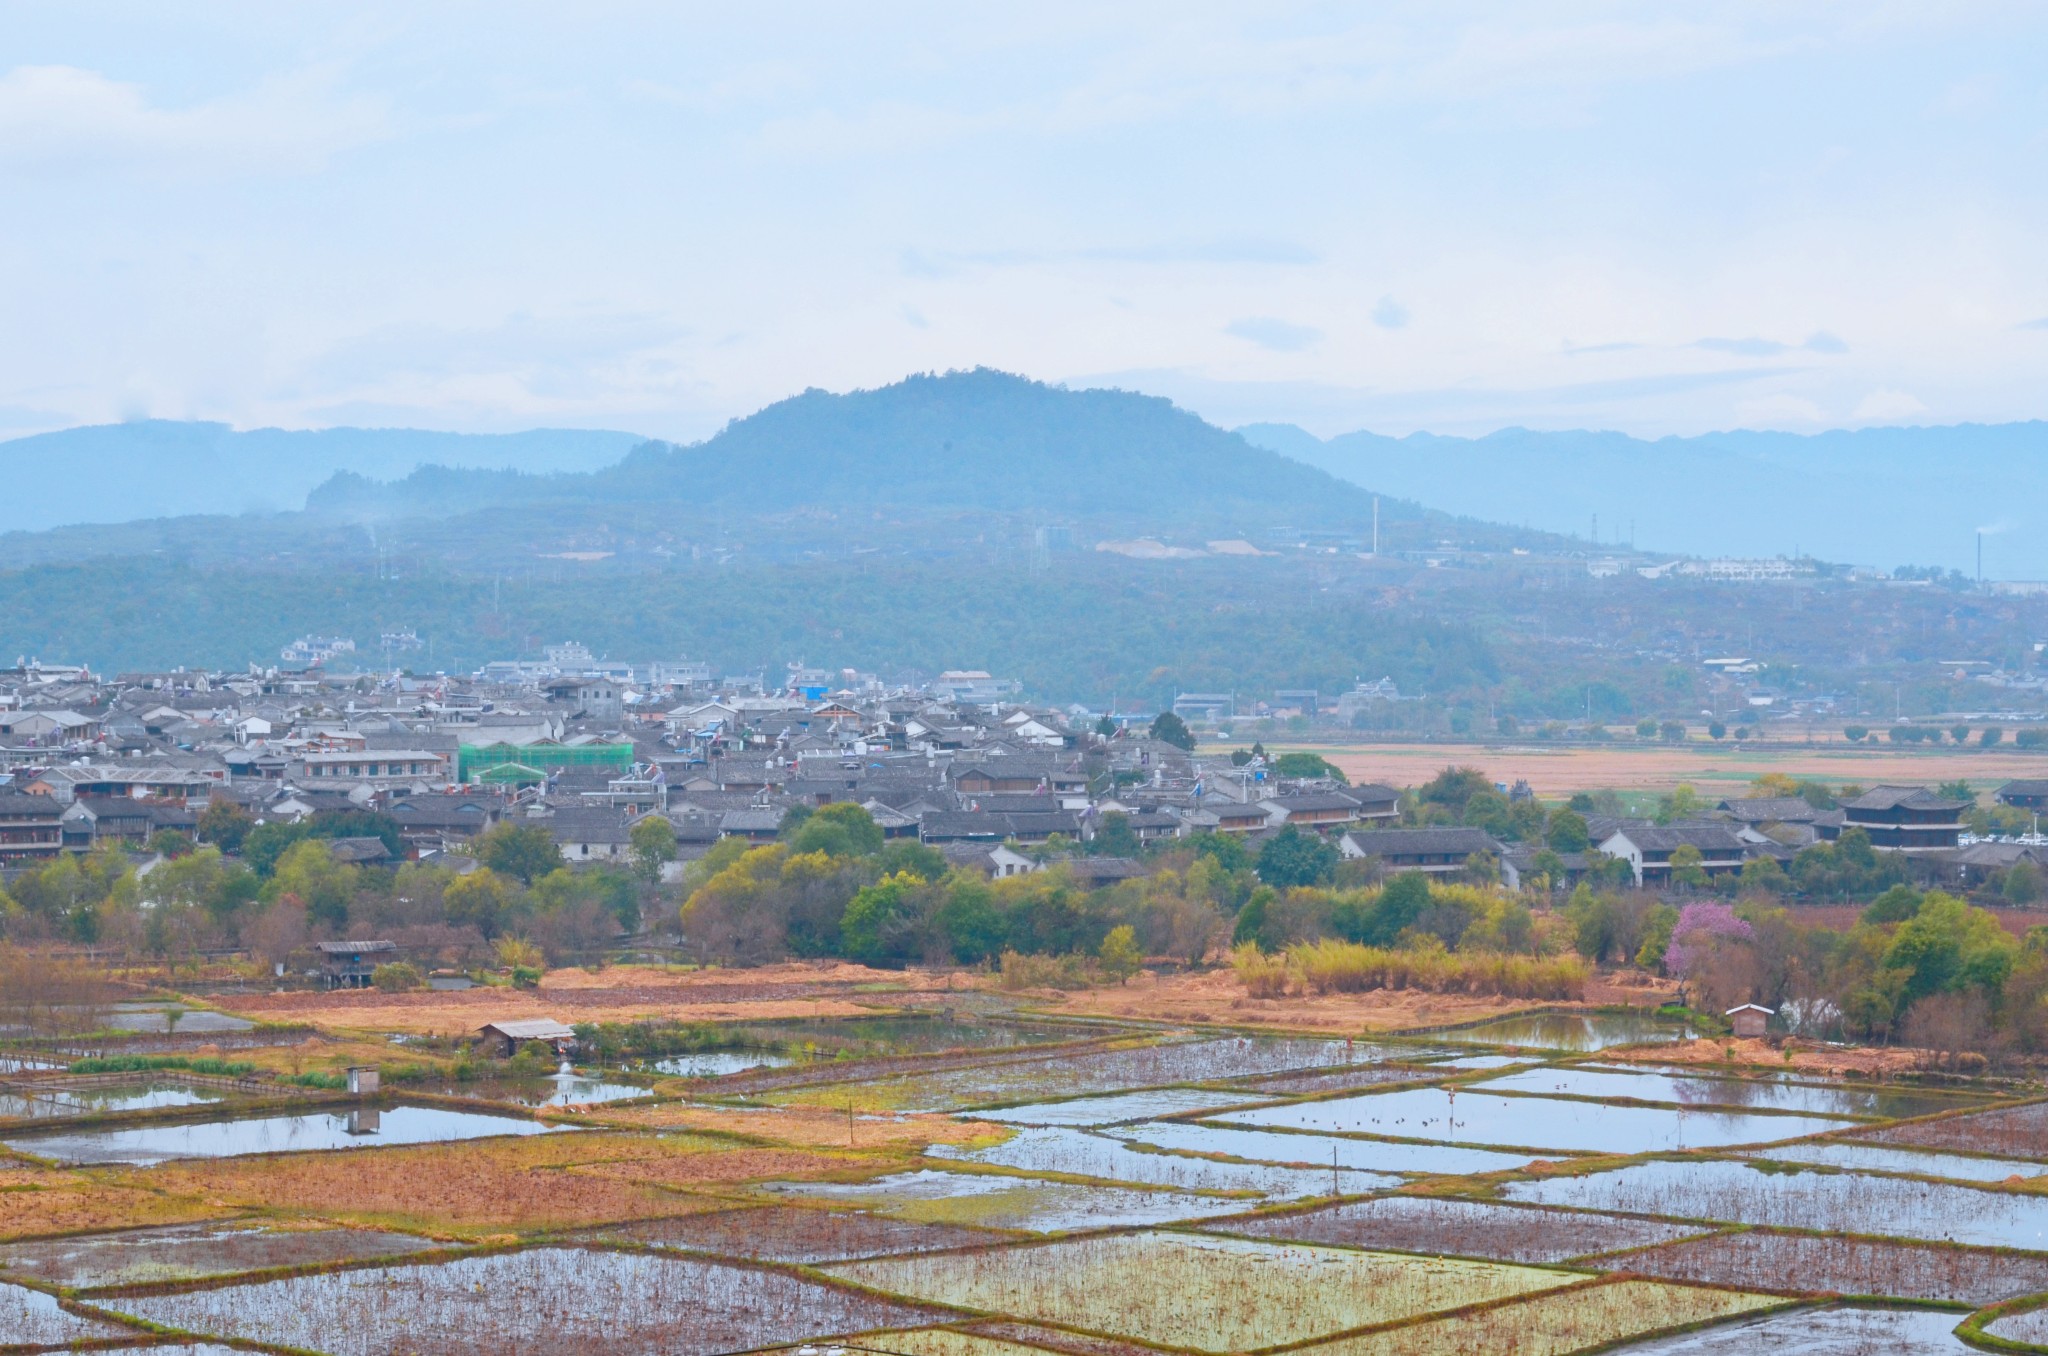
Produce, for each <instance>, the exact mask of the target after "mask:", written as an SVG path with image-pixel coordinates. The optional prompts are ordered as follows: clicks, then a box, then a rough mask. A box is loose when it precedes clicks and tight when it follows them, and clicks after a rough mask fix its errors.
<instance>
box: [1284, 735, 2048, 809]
mask: <svg viewBox="0 0 2048 1356" xmlns="http://www.w3.org/2000/svg"><path fill="white" fill-rule="evenodd" d="M1268 747H1269V749H1271V751H1272V752H1274V753H1285V752H1291V751H1295V750H1302V751H1306V752H1310V753H1320V754H1321V755H1323V756H1324V757H1325V758H1327V759H1329V760H1330V761H1331V762H1332V763H1335V764H1336V765H1337V766H1338V767H1340V768H1342V769H1343V770H1344V775H1345V776H1347V777H1349V778H1350V779H1351V780H1352V781H1354V782H1380V783H1383V784H1385V785H1387V786H1395V787H1404V786H1420V785H1421V784H1422V783H1424V782H1426V781H1428V780H1429V779H1430V778H1431V777H1433V776H1435V775H1436V774H1437V773H1438V772H1439V771H1441V770H1442V769H1444V768H1446V767H1451V766H1461V767H1476V768H1478V769H1479V770H1480V771H1482V772H1484V773H1486V774H1487V775H1488V776H1489V777H1491V778H1492V779H1493V780H1494V781H1497V782H1506V783H1509V784H1513V783H1514V782H1515V781H1517V780H1524V779H1525V780H1527V781H1528V783H1529V785H1530V786H1532V787H1534V788H1535V789H1536V794H1538V795H1539V796H1549V797H1563V796H1569V795H1570V794H1571V793H1572V792H1574V791H1596V790H1599V789H1601V788H1613V789H1615V790H1618V791H1669V790H1670V789H1671V788H1672V787H1674V786H1677V785H1678V784H1679V783H1680V782H1690V783H1692V784H1693V785H1694V786H1696V787H1698V788H1699V789H1700V791H1701V792H1702V793H1706V792H1708V791H1712V792H1714V793H1715V794H1717V795H1725V794H1727V793H1729V792H1732V791H1735V790H1738V789H1740V788H1741V787H1744V786H1747V785H1748V784H1749V783H1750V782H1751V781H1752V780H1753V779H1755V778H1757V777H1761V776H1763V775H1764V774H1765V773H1767V772H1776V773H1781V774H1783V775H1785V776H1787V777H1793V778H1809V777H1810V778H1816V779H1818V780H1821V781H1825V782H1831V783H1842V782H1854V783H1856V784H1858V785H1862V786H1874V785H1877V784H1879V783H1882V782H1903V783H1911V784H1923V783H1925V784H1932V783H1935V782H1944V781H1954V780H1957V779H1961V780H1964V781H1968V782H1970V783H1971V784H1972V785H1973V786H1975V787H1977V788H1978V789H1979V790H1980V791H1981V790H1989V789H1992V788H1995V787H1997V786H2000V785H2002V784H2003V783H2005V782H2009V781H2011V780H2013V779H2014V778H2017V777H2048V752H2030V753H2017V752H2011V751H1998V750H1993V751H1986V752H1979V751H1976V750H1972V749H1965V748H1949V749H1942V750H1938V751H1937V750H1928V751H1924V752H1921V751H1908V750H1905V749H1893V748H1891V747H1889V746H1885V747H1878V748H1858V747H1856V746H1854V745H1851V744H1848V743H1845V742H1843V741H1841V740H1839V739H1837V740H1835V741H1834V742H1832V743H1825V744H1812V745H1808V744H1803V743H1799V744H1795V743H1792V742H1790V741H1787V742H1786V743H1785V744H1783V745H1765V746H1758V745H1754V744H1752V745H1750V746H1748V747H1745V748H1740V749H1737V748H1733V747H1728V746H1721V747H1716V746H1714V745H1712V744H1708V743H1702V742H1696V743H1689V744H1679V745H1648V746H1642V747H1636V746H1629V745H1617V746H1615V747H1611V748H1601V747H1586V748H1562V747H1551V746H1545V745H1541V744H1486V745H1480V744H1284V745H1283V744H1277V743H1276V744H1271V745H1269V746H1268Z"/></svg>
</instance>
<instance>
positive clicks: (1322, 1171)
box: [931, 1126, 1401, 1200]
mask: <svg viewBox="0 0 2048 1356" xmlns="http://www.w3.org/2000/svg"><path fill="white" fill-rule="evenodd" d="M931 1153H932V1155H933V1156H934V1157H937V1158H948V1159H955V1160H958V1161H962V1162H971V1163H981V1164H986V1165H990V1166H994V1167H1004V1168H1016V1169H1019V1170H1020V1171H1024V1172H1032V1173H1054V1174H1059V1175H1061V1176H1067V1177H1095V1178H1101V1179H1103V1180H1105V1181H1111V1182H1135V1183H1142V1184H1144V1185H1146V1186H1163V1187H1172V1188H1174V1189H1176V1190H1181V1191H1219V1192H1249V1193H1256V1194H1257V1195H1259V1196H1262V1197H1265V1198H1267V1199H1269V1200H1297V1199H1300V1198H1303V1197H1308V1196H1325V1195H1329V1194H1331V1193H1332V1191H1333V1189H1334V1190H1335V1191H1337V1192H1339V1193H1342V1194H1356V1193H1359V1192H1365V1191H1377V1190H1379V1189H1381V1188H1383V1187H1390V1186H1399V1185H1400V1183H1401V1179H1400V1178H1398V1177H1392V1176H1388V1175H1386V1174H1383V1173H1366V1172H1357V1171H1354V1170H1351V1169H1340V1170H1336V1171H1333V1170H1332V1169H1328V1168H1288V1167H1278V1166H1275V1165H1273V1164H1269V1163H1224V1162H1216V1161H1213V1160H1211V1159H1206V1158H1193V1157H1190V1156H1188V1155H1186V1154H1176V1153H1167V1152H1160V1151H1158V1150H1154V1149H1150V1146H1147V1147H1146V1148H1144V1149H1141V1148H1139V1147H1136V1146H1134V1145H1133V1144H1132V1143H1130V1142H1129V1141H1126V1140H1122V1139H1113V1138H1110V1137H1109V1136H1106V1135H1099V1134H1093V1133H1090V1132H1088V1131H1086V1130H1075V1129H1070V1128H1066V1127H1049V1126H1044V1127H1033V1128H1030V1129H1027V1130H1024V1131H1021V1132H1020V1133H1018V1134H1017V1135H1016V1136H1015V1137H1013V1138H1012V1139H1010V1140H1008V1141H1007V1142H1005V1143H1003V1144H998V1145H995V1146H994V1147H992V1148H986V1149H962V1148H957V1147H954V1146H950V1145H943V1144H942V1145H934V1146H933V1148H932V1150H931Z"/></svg>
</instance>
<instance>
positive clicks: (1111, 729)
mask: <svg viewBox="0 0 2048 1356" xmlns="http://www.w3.org/2000/svg"><path fill="white" fill-rule="evenodd" d="M1095 733H1097V734H1099V735H1101V736H1102V737H1103V738H1104V739H1110V738H1113V737H1114V736H1115V734H1116V722H1115V721H1113V720H1111V719H1110V718H1109V716H1108V715H1107V714H1106V713H1105V714H1103V715H1101V716H1099V717H1097V718H1096V721H1095Z"/></svg>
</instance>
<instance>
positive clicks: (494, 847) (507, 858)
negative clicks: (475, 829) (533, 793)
mask: <svg viewBox="0 0 2048 1356" xmlns="http://www.w3.org/2000/svg"><path fill="white" fill-rule="evenodd" d="M469 848H470V853H471V855H473V856H474V857H475V858H476V859H477V860H478V861H480V862H482V863H483V864H484V865H485V866H488V867H489V868H490V869H491V870H493V871H495V872H497V873H498V874H499V875H501V876H511V877H513V878H514V879H515V880H517V881H518V882H519V883H520V884H522V885H531V884H533V883H534V881H536V880H538V879H539V878H540V877H542V876H545V875H546V874H547V873H548V872H550V871H556V870H559V869H560V868H561V866H562V864H563V863H562V849H561V848H560V847H558V846H556V844H555V838H554V835H553V834H551V833H549V832H548V831H547V830H546V829H544V828H541V827H540V826H539V825H526V824H521V823H519V822H517V821H516V820H510V819H507V820H501V821H500V822H499V823H497V824H494V825H492V826H491V827H490V828H488V829H486V830H484V831H483V832H482V833H480V834H478V835H477V836H476V837H475V838H473V839H471V840H470V844H469Z"/></svg>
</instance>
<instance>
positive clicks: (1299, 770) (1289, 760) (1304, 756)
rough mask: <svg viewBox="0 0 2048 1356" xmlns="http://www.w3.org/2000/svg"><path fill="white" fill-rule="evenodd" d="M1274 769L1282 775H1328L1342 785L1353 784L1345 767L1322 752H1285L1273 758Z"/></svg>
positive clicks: (1304, 776)
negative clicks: (1345, 773) (1345, 772)
mask: <svg viewBox="0 0 2048 1356" xmlns="http://www.w3.org/2000/svg"><path fill="white" fill-rule="evenodd" d="M1273 771H1275V772H1277V773H1279V774H1280V775H1281V776H1282V777H1303V778H1306V777H1327V778H1329V779H1330V780H1331V781H1333V782H1336V783H1338V784H1339V785H1342V786H1349V785H1350V784H1351V779H1350V778H1349V777H1346V776H1345V775H1344V772H1343V769H1341V768H1339V767H1338V766H1337V765H1336V764H1335V763H1333V762H1331V761H1330V760H1329V759H1327V758H1325V757H1323V755H1321V754H1320V753H1283V754H1281V755H1280V756H1279V757H1278V758H1275V759H1274V760H1273Z"/></svg>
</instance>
